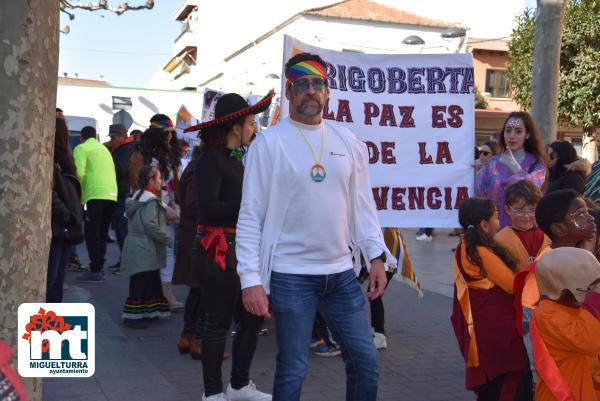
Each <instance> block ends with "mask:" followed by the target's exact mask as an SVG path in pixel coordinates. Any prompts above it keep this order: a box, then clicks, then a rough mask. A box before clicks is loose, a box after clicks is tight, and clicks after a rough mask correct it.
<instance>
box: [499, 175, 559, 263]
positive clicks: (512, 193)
mask: <svg viewBox="0 0 600 401" xmlns="http://www.w3.org/2000/svg"><path fill="white" fill-rule="evenodd" d="M540 199H542V192H541V191H540V189H539V188H538V187H537V186H536V185H535V184H533V183H532V182H530V181H525V180H521V181H517V182H516V183H514V184H512V185H510V186H509V187H508V188H506V191H505V192H504V203H505V206H504V210H505V211H506V214H508V215H509V216H510V218H511V221H512V224H511V225H510V226H507V227H504V228H503V229H502V230H500V232H498V234H496V236H495V237H494V240H495V241H496V242H498V243H499V244H500V245H502V246H503V247H505V248H506V249H507V250H508V251H509V252H510V253H511V255H513V256H514V257H515V258H517V270H519V271H521V270H523V269H524V268H526V267H527V266H529V265H530V264H531V262H533V261H534V260H535V259H537V258H538V257H539V256H540V255H541V254H542V253H543V252H544V251H545V250H546V248H548V247H549V246H550V238H548V236H547V235H546V234H544V232H543V231H542V230H541V229H540V228H539V227H538V226H537V224H536V223H535V207H536V206H537V204H538V202H539V201H540Z"/></svg>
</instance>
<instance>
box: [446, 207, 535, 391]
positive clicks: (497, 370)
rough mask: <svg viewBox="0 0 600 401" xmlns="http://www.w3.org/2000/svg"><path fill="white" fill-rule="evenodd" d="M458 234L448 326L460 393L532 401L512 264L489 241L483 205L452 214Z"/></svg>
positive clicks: (490, 211) (491, 218)
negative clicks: (462, 367) (460, 374)
mask: <svg viewBox="0 0 600 401" xmlns="http://www.w3.org/2000/svg"><path fill="white" fill-rule="evenodd" d="M458 219H459V222H460V225H461V226H462V227H463V229H464V236H463V238H461V242H460V243H459V245H458V247H457V249H456V254H455V263H454V276H455V287H454V305H453V311H452V318H451V320H452V326H453V328H454V332H455V335H456V339H457V340H458V344H459V347H460V350H461V353H462V354H463V357H464V359H465V362H466V380H465V382H466V388H467V389H469V390H472V391H474V392H475V393H476V394H477V399H478V400H482V401H483V400H499V399H501V400H503V401H513V400H523V401H525V400H532V399H533V387H532V381H531V370H530V369H529V361H528V359H527V353H526V351H525V346H524V345H523V339H522V338H521V337H520V336H519V334H518V333H517V330H516V328H515V310H514V308H513V302H514V298H513V295H512V288H513V279H514V272H515V271H516V261H515V260H514V258H513V257H512V256H511V255H510V254H509V253H508V251H507V250H506V249H504V248H503V247H502V246H500V245H498V244H497V243H496V242H495V241H494V235H495V234H496V233H497V231H498V227H499V225H500V223H499V221H498V212H497V210H496V207H495V206H494V203H493V202H492V201H491V200H489V199H483V198H470V199H467V200H466V201H464V202H463V204H462V205H461V206H460V209H459V211H458Z"/></svg>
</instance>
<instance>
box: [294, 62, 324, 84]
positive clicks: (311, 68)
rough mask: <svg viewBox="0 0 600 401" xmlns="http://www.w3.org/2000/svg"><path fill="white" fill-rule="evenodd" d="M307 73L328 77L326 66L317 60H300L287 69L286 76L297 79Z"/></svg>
mask: <svg viewBox="0 0 600 401" xmlns="http://www.w3.org/2000/svg"><path fill="white" fill-rule="evenodd" d="M306 75H319V76H321V77H322V78H323V79H326V78H327V72H326V71H325V67H324V66H323V65H321V63H319V62H318V61H315V60H305V61H300V62H299V63H297V64H294V65H292V66H290V67H289V68H288V69H287V70H285V77H286V78H287V79H289V80H290V81H295V80H297V79H298V78H301V77H303V76H306Z"/></svg>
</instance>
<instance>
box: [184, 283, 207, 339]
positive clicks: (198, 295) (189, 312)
mask: <svg viewBox="0 0 600 401" xmlns="http://www.w3.org/2000/svg"><path fill="white" fill-rule="evenodd" d="M205 320H206V313H205V312H204V305H203V304H202V290H201V289H200V287H190V292H188V296H187V299H186V300H185V309H184V310H183V332H182V333H181V334H193V335H194V336H195V337H196V338H198V339H202V336H203V335H204V321H205Z"/></svg>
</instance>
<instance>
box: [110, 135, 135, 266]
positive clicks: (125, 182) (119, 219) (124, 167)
mask: <svg viewBox="0 0 600 401" xmlns="http://www.w3.org/2000/svg"><path fill="white" fill-rule="evenodd" d="M108 136H110V137H111V140H112V142H113V144H114V145H113V147H112V149H111V153H112V157H113V160H114V162H115V171H116V173H117V206H116V207H115V215H114V217H113V226H114V227H115V233H116V234H117V244H118V245H119V250H120V251H121V252H123V244H124V243H125V237H126V236H127V217H125V200H126V199H127V198H128V197H129V195H130V193H131V186H130V184H129V159H130V158H131V153H132V152H133V147H134V143H133V138H131V137H127V128H125V126H124V125H123V124H112V125H111V126H110V127H109V129H108ZM108 268H109V269H110V270H111V271H112V272H113V273H117V272H119V270H120V269H121V258H120V257H119V261H118V262H117V263H115V264H114V265H112V266H109V267H108Z"/></svg>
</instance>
